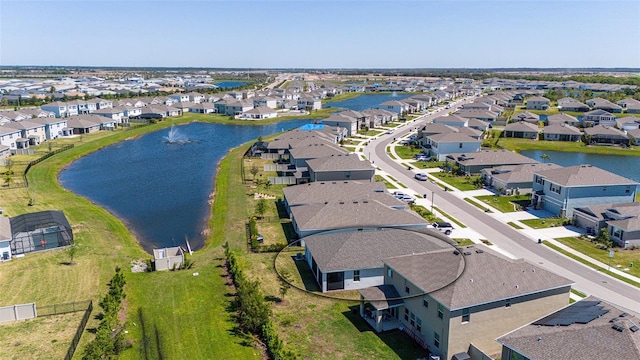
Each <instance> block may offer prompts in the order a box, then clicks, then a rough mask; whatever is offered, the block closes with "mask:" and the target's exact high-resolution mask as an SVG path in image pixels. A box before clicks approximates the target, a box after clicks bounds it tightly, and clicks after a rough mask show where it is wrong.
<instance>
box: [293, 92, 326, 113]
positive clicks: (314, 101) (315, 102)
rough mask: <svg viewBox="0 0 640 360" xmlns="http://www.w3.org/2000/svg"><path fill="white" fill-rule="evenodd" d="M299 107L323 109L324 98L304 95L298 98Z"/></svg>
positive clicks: (310, 109)
mask: <svg viewBox="0 0 640 360" xmlns="http://www.w3.org/2000/svg"><path fill="white" fill-rule="evenodd" d="M298 109H301V110H307V111H312V110H320V109H322V100H321V99H320V98H319V97H313V96H309V95H304V96H301V97H299V98H298Z"/></svg>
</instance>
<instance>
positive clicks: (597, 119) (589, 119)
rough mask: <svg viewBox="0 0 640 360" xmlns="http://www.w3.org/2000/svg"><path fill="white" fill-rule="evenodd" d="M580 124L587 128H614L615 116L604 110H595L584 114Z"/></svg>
mask: <svg viewBox="0 0 640 360" xmlns="http://www.w3.org/2000/svg"><path fill="white" fill-rule="evenodd" d="M582 122H583V123H584V124H585V125H587V126H594V125H607V126H614V125H615V124H616V116H615V115H613V114H611V113H610V112H608V111H606V110H601V109H596V110H591V111H589V112H586V113H584V117H583V118H582Z"/></svg>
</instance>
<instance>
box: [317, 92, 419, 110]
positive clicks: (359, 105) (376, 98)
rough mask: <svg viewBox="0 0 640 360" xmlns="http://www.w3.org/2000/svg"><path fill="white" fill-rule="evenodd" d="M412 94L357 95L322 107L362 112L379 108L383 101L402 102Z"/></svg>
mask: <svg viewBox="0 0 640 360" xmlns="http://www.w3.org/2000/svg"><path fill="white" fill-rule="evenodd" d="M411 95H412V94H396V95H394V94H393V93H390V94H364V95H359V96H357V97H354V98H351V99H348V100H344V101H335V102H328V103H326V104H324V105H323V107H336V108H345V109H350V110H354V111H362V110H367V109H374V108H377V107H380V104H382V103H383V102H385V101H389V100H402V99H406V98H408V97H410V96H411Z"/></svg>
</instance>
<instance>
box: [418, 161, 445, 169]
mask: <svg viewBox="0 0 640 360" xmlns="http://www.w3.org/2000/svg"><path fill="white" fill-rule="evenodd" d="M410 164H411V166H413V167H415V168H416V169H434V168H442V167H443V166H444V161H414V162H412V163H410Z"/></svg>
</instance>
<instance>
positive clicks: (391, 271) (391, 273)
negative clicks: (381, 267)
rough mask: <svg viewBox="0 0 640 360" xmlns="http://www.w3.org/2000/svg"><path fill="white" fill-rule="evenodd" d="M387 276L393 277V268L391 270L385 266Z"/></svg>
mask: <svg viewBox="0 0 640 360" xmlns="http://www.w3.org/2000/svg"><path fill="white" fill-rule="evenodd" d="M387 276H388V277H390V278H392V277H393V270H391V268H387Z"/></svg>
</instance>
